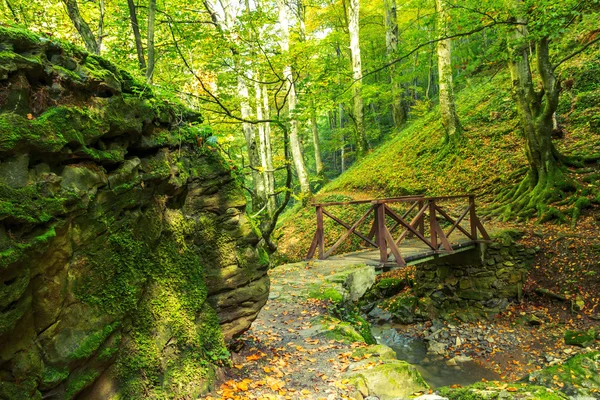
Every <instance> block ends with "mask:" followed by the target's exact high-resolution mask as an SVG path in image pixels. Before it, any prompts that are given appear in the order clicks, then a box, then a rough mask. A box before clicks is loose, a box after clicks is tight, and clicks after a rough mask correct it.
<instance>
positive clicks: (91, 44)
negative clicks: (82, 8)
mask: <svg viewBox="0 0 600 400" xmlns="http://www.w3.org/2000/svg"><path fill="white" fill-rule="evenodd" d="M63 3H65V6H66V7H67V13H68V14H69V18H70V19H71V22H73V25H74V26H75V29H77V32H79V35H80V36H81V39H83V43H84V44H85V48H86V49H87V50H88V51H89V52H90V53H94V54H100V46H99V45H98V42H97V41H96V36H95V35H94V33H93V32H92V30H91V29H90V26H89V25H88V24H87V22H85V20H84V19H83V17H82V16H81V13H80V12H79V6H78V5H77V0H63Z"/></svg>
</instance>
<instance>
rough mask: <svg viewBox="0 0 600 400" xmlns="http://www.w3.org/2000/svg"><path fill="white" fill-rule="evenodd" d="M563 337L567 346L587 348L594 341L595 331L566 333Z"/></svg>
mask: <svg viewBox="0 0 600 400" xmlns="http://www.w3.org/2000/svg"><path fill="white" fill-rule="evenodd" d="M564 337H565V344H568V345H569V346H578V347H588V346H591V345H592V344H594V342H595V341H596V331H595V330H594V329H590V330H589V331H566V332H565V336H564Z"/></svg>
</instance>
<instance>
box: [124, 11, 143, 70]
mask: <svg viewBox="0 0 600 400" xmlns="http://www.w3.org/2000/svg"><path fill="white" fill-rule="evenodd" d="M127 5H128V6H129V19H130V21H131V29H132V30H133V38H134V39H135V49H136V51H137V57H138V64H139V65H140V70H141V71H142V72H146V58H145V57H144V48H143V46H142V35H141V34H140V26H139V24H138V19H137V13H136V11H135V3H134V2H133V0H127Z"/></svg>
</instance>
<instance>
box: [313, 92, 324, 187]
mask: <svg viewBox="0 0 600 400" xmlns="http://www.w3.org/2000/svg"><path fill="white" fill-rule="evenodd" d="M310 130H311V132H312V140H313V146H314V149H315V169H316V171H317V175H321V174H322V173H323V160H322V159H321V140H320V139H319V126H318V124H317V110H316V109H315V102H314V100H311V109H310Z"/></svg>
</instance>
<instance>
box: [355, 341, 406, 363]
mask: <svg viewBox="0 0 600 400" xmlns="http://www.w3.org/2000/svg"><path fill="white" fill-rule="evenodd" d="M372 356H373V357H379V358H381V359H391V360H395V359H396V352H395V351H394V350H393V349H392V348H390V347H388V346H386V345H383V344H377V345H371V346H367V347H358V348H356V349H354V350H353V351H352V357H353V358H358V359H362V358H369V357H372Z"/></svg>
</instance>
